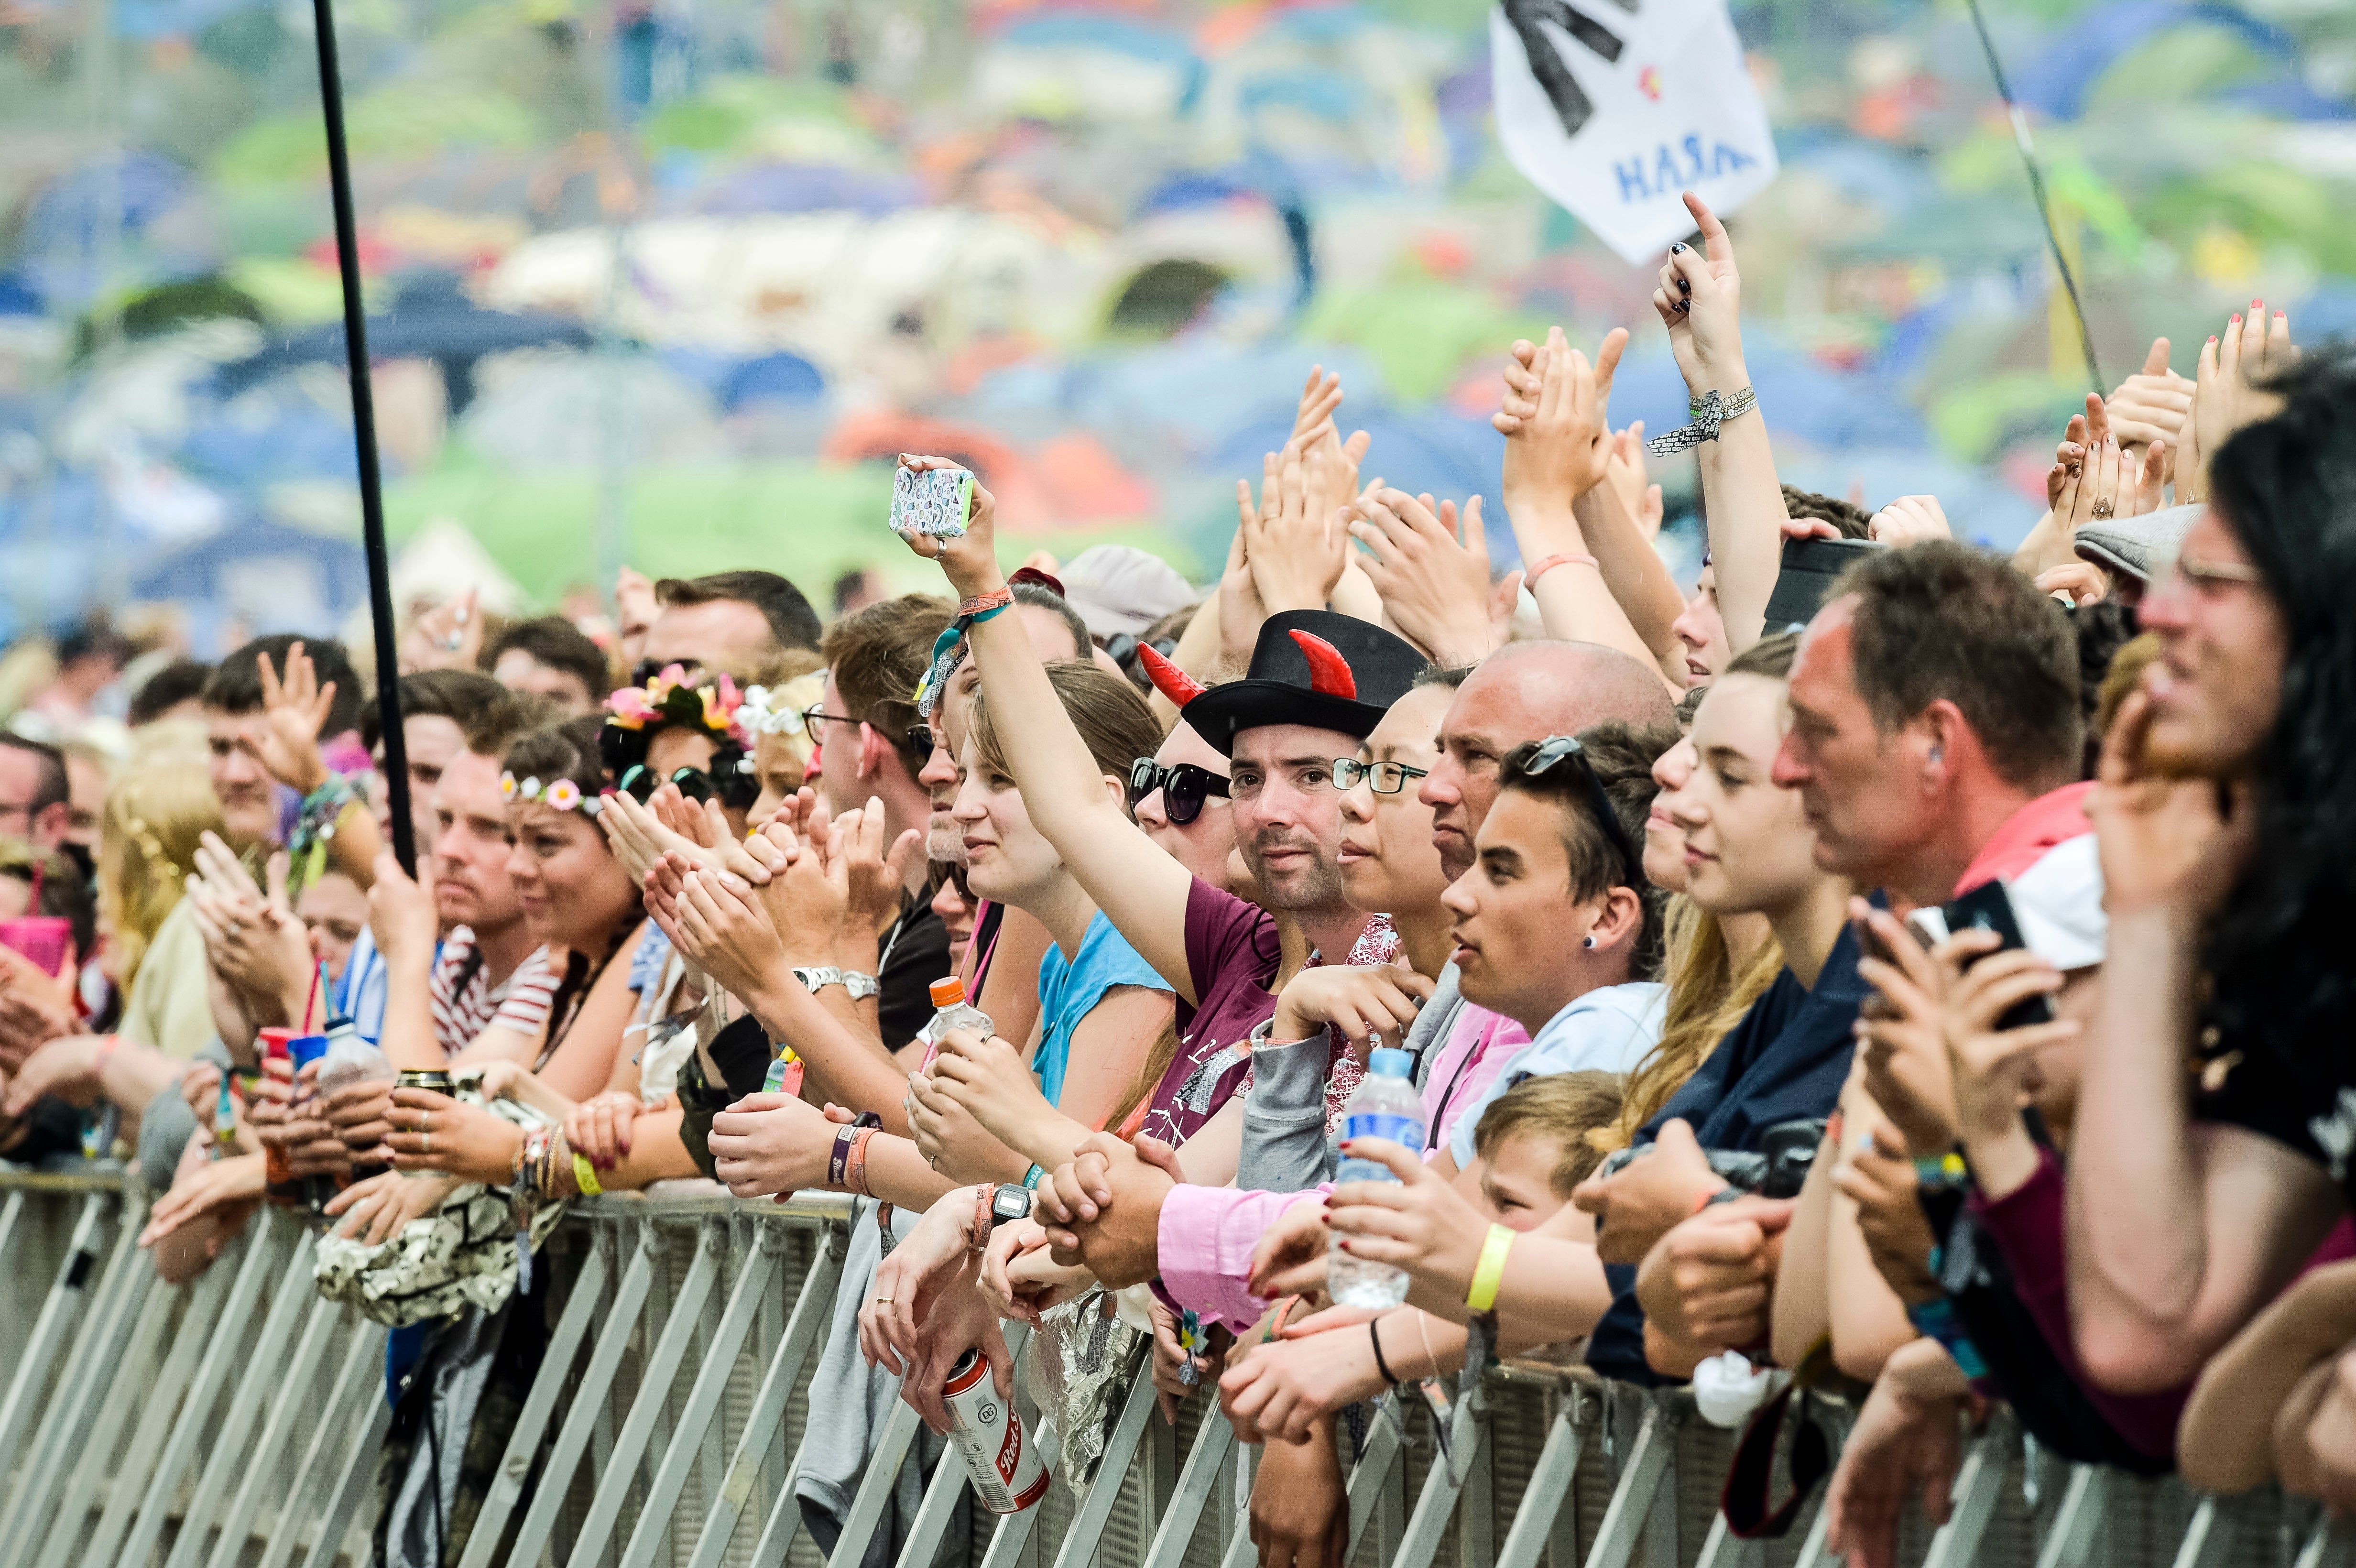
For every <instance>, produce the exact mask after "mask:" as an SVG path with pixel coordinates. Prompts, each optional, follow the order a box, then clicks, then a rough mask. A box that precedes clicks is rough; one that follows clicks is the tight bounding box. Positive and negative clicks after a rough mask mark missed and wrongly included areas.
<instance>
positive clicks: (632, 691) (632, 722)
mask: <svg viewBox="0 0 2356 1568" xmlns="http://www.w3.org/2000/svg"><path fill="white" fill-rule="evenodd" d="M605 706H606V708H607V709H611V711H612V713H613V718H612V719H610V720H607V722H609V723H612V724H615V725H617V726H619V727H620V728H622V729H624V730H638V729H643V728H645V726H646V724H647V722H648V720H651V719H653V718H654V717H655V705H654V704H653V703H652V702H651V701H649V700H648V698H647V694H646V690H645V688H642V687H636V686H626V687H623V688H621V689H620V690H618V691H616V692H615V693H614V694H613V695H612V696H611V697H608V698H607V699H605Z"/></svg>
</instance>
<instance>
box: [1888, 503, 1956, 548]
mask: <svg viewBox="0 0 2356 1568" xmlns="http://www.w3.org/2000/svg"><path fill="white" fill-rule="evenodd" d="M1866 537H1867V538H1869V539H1879V540H1880V541H1881V542H1882V543H1883V544H1886V545H1889V546H1890V548H1891V549H1899V548H1901V547H1903V546H1906V545H1910V544H1921V543H1922V541H1923V540H1925V539H1953V538H1954V537H1955V536H1954V531H1953V530H1952V529H1950V528H1948V527H1947V513H1946V509H1945V508H1944V507H1941V506H1940V505H1939V497H1937V496H1899V497H1898V499H1896V500H1895V501H1892V502H1890V505H1888V506H1886V507H1882V508H1881V510H1879V511H1878V512H1876V513H1874V514H1873V521H1872V522H1871V523H1869V524H1868V525H1867V532H1866Z"/></svg>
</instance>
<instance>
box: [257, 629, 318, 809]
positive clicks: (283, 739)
mask: <svg viewBox="0 0 2356 1568" xmlns="http://www.w3.org/2000/svg"><path fill="white" fill-rule="evenodd" d="M253 663H254V667H255V668H256V670H257V671H258V672H259V673H260V674H261V676H262V717H263V718H264V719H265V720H268V722H269V726H270V731H269V733H268V734H267V735H265V736H264V737H263V738H262V766H263V767H265V768H268V769H269V770H270V773H271V776H272V777H273V778H275V779H276V780H277V781H278V782H279V783H280V784H284V785H285V786H286V787H287V788H289V789H292V790H297V791H300V792H301V793H302V794H304V795H308V794H310V793H311V792H312V791H313V790H315V789H317V788H318V787H319V786H320V785H321V784H326V783H327V762H326V761H325V760H324V759H323V758H322V757H321V756H320V755H319V731H320V728H321V727H322V726H323V725H325V724H326V723H327V714H328V712H329V711H330V710H331V709H333V708H334V706H335V701H336V683H335V682H334V681H332V680H331V681H328V682H327V683H326V684H325V685H322V684H320V681H319V672H318V670H317V669H316V667H314V666H313V665H312V663H311V656H310V655H308V654H306V653H305V652H304V651H303V645H302V644H300V643H293V644H289V645H288V646H287V649H286V675H285V678H284V680H282V679H280V678H279V675H278V672H277V671H276V670H275V669H273V668H272V667H271V665H270V656H269V655H268V654H266V653H261V654H256V655H254V656H253Z"/></svg>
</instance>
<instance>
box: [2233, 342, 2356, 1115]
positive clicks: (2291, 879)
mask: <svg viewBox="0 0 2356 1568" xmlns="http://www.w3.org/2000/svg"><path fill="white" fill-rule="evenodd" d="M2274 389H2275V390H2276V391H2277V392H2280V393H2282V394H2284V395H2285V397H2286V403H2285V406H2284V408H2283V410H2282V411H2281V412H2279V413H2277V414H2276V415H2275V416H2274V417H2273V418H2271V419H2265V420H2261V421H2258V422H2257V423H2255V424H2253V425H2249V426H2247V427H2245V428H2244V429H2243V430H2241V431H2240V432H2236V433H2235V434H2234V435H2233V437H2232V438H2231V439H2229V440H2228V441H2226V443H2224V444H2223V445H2222V447H2220V448H2219V449H2218V452H2217V454H2216V456H2215V457H2214V458H2212V459H2211V463H2210V469H2209V499H2210V503H2211V507H2213V508H2214V510H2215V511H2216V513H2217V515H2218V517H2220V519H2221V520H2222V522H2223V523H2224V525H2225V526H2226V527H2227V528H2230V529H2232V530H2233V536H2234V538H2235V539H2238V540H2240V541H2241V545H2242V548H2243V549H2244V550H2246V551H2247V552H2248V554H2249V557H2250V560H2251V563H2252V564H2253V565H2254V566H2255V567H2256V568H2257V569H2258V572H2259V575H2260V577H2261V578H2262V579H2263V581H2264V588H2265V592H2266V593H2267V594H2269V595H2270V596H2271V597H2272V598H2273V600H2274V602H2275V604H2276V609H2277V611H2278V613H2280V615H2281V617H2282V622H2283V632H2284V643H2285V646H2286V649H2287V652H2286V656H2285V658H2284V662H2283V672H2282V702H2281V707H2280V709H2279V710H2278V711H2277V713H2276V717H2275V720H2274V725H2273V728H2272V729H2271V730H2269V731H2268V732H2267V734H2266V737H2265V741H2263V742H2261V743H2260V746H2259V749H2258V754H2257V757H2256V760H2255V766H2254V769H2253V774H2252V776H2253V777H2254V780H2255V782H2256V786H2257V787H2256V792H2255V793H2256V815H2257V822H2256V835H2257V842H2256V844H2255V846H2254V848H2253V849H2252V850H2251V852H2250V855H2249V859H2248V860H2247V861H2246V863H2245V865H2244V869H2243V871H2242V873H2241V877H2240V879H2239V880H2237V881H2236V882H2235V884H2234V886H2233V891H2231V892H2230V893H2229V894H2227V896H2226V900H2225V903H2224V907H2223V908H2222V910H2221V911H2220V912H2218V914H2217V917H2216V919H2215V920H2214V921H2213V922H2212V923H2211V927H2210V931H2209V933H2208V964H2209V970H2210V973H2211V975H2212V976H2214V977H2215V981H2216V994H2215V999H2214V1002H2213V1003H2212V1021H2214V1022H2215V1023H2216V1024H2217V1025H2218V1026H2219V1027H2220V1029H2221V1032H2222V1038H2223V1039H2224V1040H2226V1041H2227V1042H2228V1043H2229V1044H2231V1045H2233V1047H2234V1048H2235V1049H2238V1050H2244V1051H2247V1050H2251V1049H2263V1050H2265V1051H2267V1052H2269V1054H2270V1055H2271V1056H2272V1057H2273V1058H2275V1059H2276V1060H2277V1061H2279V1062H2280V1063H2281V1065H2282V1066H2283V1067H2284V1068H2285V1069H2286V1071H2288V1072H2290V1073H2291V1074H2293V1081H2294V1082H2308V1083H2315V1084H2316V1085H2317V1088H2316V1093H2317V1094H2318V1096H2319V1100H2318V1104H2319V1105H2323V1106H2328V1105H2329V1101H2330V1096H2331V1093H2332V1088H2331V1086H2332V1085H2333V1084H2336V1083H2344V1082H2346V1081H2347V1075H2348V1074H2349V1073H2350V1072H2351V1071H2356V1048H2351V1044H2350V1042H2349V1040H2348V1036H2347V1031H2346V1028H2345V1024H2344V1019H2345V1018H2346V1016H2347V1013H2348V1010H2349V1008H2350V1007H2351V1004H2356V974H2351V969H2350V967H2349V965H2348V962H2347V952H2346V948H2347V944H2346V939H2345V936H2344V934H2343V928H2342V927H2341V926H2340V919H2341V918H2343V916H2344V914H2345V912H2346V910H2347V908H2348V906H2349V903H2350V901H2351V898H2356V743H2351V740H2350V738H2349V733H2348V729H2347V715H2348V714H2349V712H2350V711H2351V706H2356V621H2351V618H2350V616H2349V614H2348V605H2349V603H2350V602H2351V597H2356V349H2351V347H2349V346H2346V345H2338V344H2335V345H2330V346H2328V347H2325V348H2323V349H2321V350H2319V351H2318V352H2315V353H2313V354H2310V355H2308V356H2307V357H2304V358H2303V359H2302V360H2301V361H2300V362H2299V363H2298V364H2297V366H2295V367H2294V368H2292V369H2291V370H2290V372H2289V373H2288V374H2286V376H2284V377H2283V378H2282V379H2280V380H2278V381H2277V382H2276V384H2275V387H2274ZM2302 1114H2304V1113H2302Z"/></svg>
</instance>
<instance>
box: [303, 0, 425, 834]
mask: <svg viewBox="0 0 2356 1568" xmlns="http://www.w3.org/2000/svg"><path fill="white" fill-rule="evenodd" d="M311 15H312V16H313V17H314V18H315V19H316V24H317V28H318V34H319V105H320V107H321V108H322V109H323V110H325V111H326V112H327V186H328V188H329V189H330V190H331V191H333V192H334V194H335V200H336V267H337V272H340V273H341V274H342V275H343V284H344V357H345V360H346V362H347V363H348V365H349V367H350V368H351V377H352V440H353V442H354V443H355V444H356V445H358V447H359V461H360V544H361V548H362V549H364V550H365V551H366V552H367V555H368V580H369V621H370V622H371V623H372V624H374V626H375V629H376V706H377V713H378V715H379V718H380V722H379V726H378V728H379V730H380V732H381V733H382V734H383V736H384V784H385V793H386V795H387V797H388V799H389V800H390V801H391V806H392V852H393V853H394V854H395V855H397V856H399V857H400V858H401V865H402V869H403V870H405V871H407V872H409V873H410V874H411V875H412V876H414V875H416V874H417V832H416V828H415V826H414V822H413V819H412V817H411V816H410V815H409V747H408V745H407V743H406V742H405V741H404V740H403V738H402V732H401V655H400V651H399V650H398V649H397V648H396V647H395V645H394V639H393V631H392V566H391V560H389V559H388V558H387V556H386V554H385V549H384V479H383V476H382V475H380V473H379V472H378V470H377V461H376V395H375V393H374V392H373V391H371V390H370V389H369V351H368V308H367V304H366V303H365V302H364V301H363V300H362V299H361V297H360V247H359V229H358V225H357V224H356V223H355V222H354V220H353V218H352V160H351V154H350V152H349V151H348V149H347V148H346V146H345V145H344V81H343V72H342V69H341V68H340V67H338V66H337V63H336V13H335V7H334V5H333V3H332V0H311Z"/></svg>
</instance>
